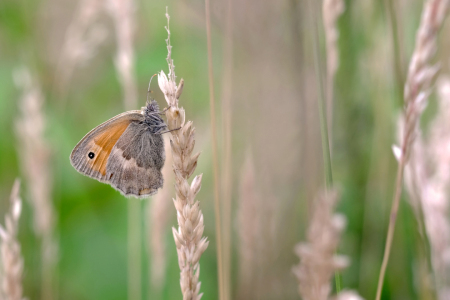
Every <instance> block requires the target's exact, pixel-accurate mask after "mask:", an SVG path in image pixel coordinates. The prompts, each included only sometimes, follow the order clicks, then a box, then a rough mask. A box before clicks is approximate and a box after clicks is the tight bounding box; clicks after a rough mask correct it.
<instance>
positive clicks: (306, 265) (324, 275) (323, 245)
mask: <svg viewBox="0 0 450 300" xmlns="http://www.w3.org/2000/svg"><path fill="white" fill-rule="evenodd" d="M338 200H339V194H338V192H337V191H336V190H335V189H326V190H324V191H321V192H320V193H319V195H318V196H317V198H316V199H315V201H314V204H313V211H312V216H311V220H310V222H309V226H308V232H307V238H306V239H307V242H306V243H303V242H302V243H299V244H297V245H296V246H295V253H296V254H297V255H298V257H299V258H300V263H299V264H298V265H296V266H294V267H293V268H292V272H293V273H294V274H295V276H296V277H297V280H298V290H299V294H300V296H301V297H302V299H304V300H328V299H329V297H330V294H331V291H332V286H331V284H330V281H331V278H332V277H333V274H335V272H338V271H340V270H342V269H344V268H346V267H347V266H348V265H349V263H350V262H349V259H348V258H347V257H346V256H342V255H336V254H335V253H336V251H337V248H338V245H339V240H340V237H341V233H342V231H343V230H344V229H345V226H346V219H345V217H344V216H343V215H340V214H335V213H334V209H335V207H336V204H337V202H338ZM337 292H338V299H360V297H359V296H358V295H357V294H356V293H355V292H351V293H349V292H348V291H345V292H343V294H342V295H339V294H340V293H339V291H337ZM347 295H348V296H347ZM347 297H348V298H347ZM352 297H353V298H352Z"/></svg>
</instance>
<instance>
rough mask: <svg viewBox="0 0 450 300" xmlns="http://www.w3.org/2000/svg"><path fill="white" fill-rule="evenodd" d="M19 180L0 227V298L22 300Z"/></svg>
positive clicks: (16, 182)
mask: <svg viewBox="0 0 450 300" xmlns="http://www.w3.org/2000/svg"><path fill="white" fill-rule="evenodd" d="M19 191H20V180H19V179H16V181H15V182H14V185H13V188H12V191H11V196H10V210H9V212H7V214H6V216H5V226H2V225H0V255H1V256H0V298H1V299H5V300H6V299H7V300H22V299H23V295H22V293H23V288H22V273H23V258H22V255H21V253H20V243H19V241H18V239H17V234H18V231H19V218H20V213H21V212H22V200H21V199H20V196H19Z"/></svg>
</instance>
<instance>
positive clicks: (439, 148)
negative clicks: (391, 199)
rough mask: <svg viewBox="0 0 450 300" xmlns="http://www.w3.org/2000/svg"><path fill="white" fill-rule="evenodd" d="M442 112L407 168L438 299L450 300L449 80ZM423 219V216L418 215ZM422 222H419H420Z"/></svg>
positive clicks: (442, 85) (443, 83)
mask: <svg viewBox="0 0 450 300" xmlns="http://www.w3.org/2000/svg"><path fill="white" fill-rule="evenodd" d="M438 92H439V97H438V99H439V102H438V104H439V109H438V113H437V115H436V117H435V119H434V120H433V122H432V123H431V124H430V137H429V138H428V139H427V140H424V139H423V138H421V136H419V137H418V138H417V140H416V142H415V144H414V147H413V150H412V152H411V157H410V162H409V163H408V165H407V166H406V168H405V184H406V190H407V192H408V194H409V195H410V199H411V200H412V206H413V207H414V208H415V210H416V211H419V212H422V213H423V219H424V225H425V230H426V235H427V237H428V241H429V243H430V250H431V251H430V252H431V264H432V268H433V273H434V281H435V286H436V293H437V295H438V299H442V300H443V299H448V298H449V296H450V261H449V257H450V222H449V220H448V213H449V204H448V196H449V193H448V190H449V187H450V132H449V130H448V128H449V126H450V102H449V99H450V79H449V78H447V77H445V78H440V80H439V81H438ZM419 216H420V215H419ZM419 219H420V218H419Z"/></svg>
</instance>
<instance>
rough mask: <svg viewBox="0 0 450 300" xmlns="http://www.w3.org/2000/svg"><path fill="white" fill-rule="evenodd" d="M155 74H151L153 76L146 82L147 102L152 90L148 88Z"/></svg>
mask: <svg viewBox="0 0 450 300" xmlns="http://www.w3.org/2000/svg"><path fill="white" fill-rule="evenodd" d="M155 76H156V74H153V76H152V77H151V78H150V82H149V83H148V90H147V102H148V96H149V95H150V93H151V92H152V90H151V89H150V85H151V84H152V79H153V77H155Z"/></svg>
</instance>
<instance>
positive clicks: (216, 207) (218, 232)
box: [205, 0, 226, 300]
mask: <svg viewBox="0 0 450 300" xmlns="http://www.w3.org/2000/svg"><path fill="white" fill-rule="evenodd" d="M210 15H211V13H210V3H209V0H205V16H206V40H207V47H208V77H209V101H210V117H211V135H212V148H213V151H212V152H213V173H214V211H215V217H216V218H215V223H216V239H217V265H218V281H219V282H218V284H219V299H220V300H226V298H225V286H224V278H223V277H224V272H223V271H224V269H223V255H222V249H223V245H222V241H223V240H222V221H221V219H222V218H221V213H220V198H219V190H220V188H219V158H218V150H217V126H216V108H215V98H214V72H213V61H212V46H211V16H210Z"/></svg>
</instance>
